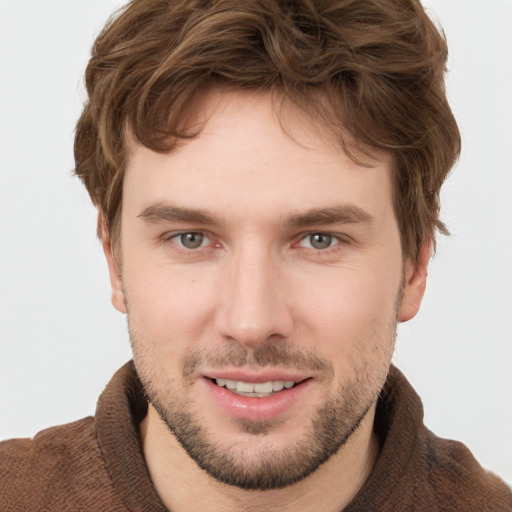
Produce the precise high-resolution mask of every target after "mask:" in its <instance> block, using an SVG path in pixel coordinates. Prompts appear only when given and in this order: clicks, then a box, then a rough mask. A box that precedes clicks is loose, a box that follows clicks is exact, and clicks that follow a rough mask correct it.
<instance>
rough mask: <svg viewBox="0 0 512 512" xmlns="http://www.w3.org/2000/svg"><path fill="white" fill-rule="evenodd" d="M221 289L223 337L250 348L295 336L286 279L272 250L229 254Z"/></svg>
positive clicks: (219, 322)
mask: <svg viewBox="0 0 512 512" xmlns="http://www.w3.org/2000/svg"><path fill="white" fill-rule="evenodd" d="M219 289H220V297H219V302H218V307H217V311H216V328H217V332H218V333H219V334H220V335H221V336H222V337H223V338H225V339H230V340H236V341H237V342H238V343H240V344H242V345H244V346H246V347H247V348H249V349H250V348H255V347H257V346H258V345H259V344H261V343H263V342H264V341H266V340H268V339H269V338H271V337H273V338H276V339H279V338H288V337H289V336H290V334H291V333H292V330H293V316H292V311H291V308H290V303H291V297H290V296H289V295H288V293H287V292H288V290H287V286H286V279H285V278H284V276H283V274H282V273H281V272H280V268H279V265H278V264H276V262H275V260H274V259H273V258H272V257H271V255H270V254H269V251H265V250H257V249H254V248H253V249H252V250H251V249H248V250H244V251H238V252H237V253H234V254H232V255H230V257H229V258H227V261H226V262H225V268H224V272H223V278H222V282H221V283H220V284H219Z"/></svg>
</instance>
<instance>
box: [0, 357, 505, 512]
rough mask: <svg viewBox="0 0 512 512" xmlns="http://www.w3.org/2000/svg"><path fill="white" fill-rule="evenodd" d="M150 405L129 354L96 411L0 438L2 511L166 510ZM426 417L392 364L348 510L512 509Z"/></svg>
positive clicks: (499, 488)
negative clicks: (151, 459)
mask: <svg viewBox="0 0 512 512" xmlns="http://www.w3.org/2000/svg"><path fill="white" fill-rule="evenodd" d="M146 408H147V406H146V403H145V401H144V398H143V394H142V392H141V385H140V382H139V380H138V378H137V376H136V373H135V370H134V366H133V363H131V362H130V363H128V364H126V365H125V366H124V367H123V368H121V370H119V371H118V372H117V373H116V374H115V376H114V377H113V379H112V381H111V382H110V383H109V385H108V386H107V387H106V389H105V391H104V392H103V393H102V395H101V396H100V399H99V401H98V406H97V409H96V416H95V417H94V418H92V417H89V418H85V419H82V420H80V421H77V422H74V423H70V424H68V425H63V426H59V427H53V428H49V429H47V430H43V431H42V432H40V433H38V434H37V435H36V436H35V438H34V439H33V440H29V439H14V440H10V441H4V442H2V443H0V512H11V511H12V512H32V511H53V512H64V511H65V512H73V511H89V512H92V511H106V512H125V511H131V512H135V511H140V512H153V511H154V512H157V511H158V512H165V511H166V510H167V509H166V508H165V506H164V504H163V503H162V502H161V500H160V498H159V497H158V494H157V493H156V491H155V488H154V487H153V485H152V482H151V479H150V476H149V473H148V470H147V468H146V465H145V463H144V457H143V455H142V450H141V444H140V439H139V435H138V424H139V422H140V421H141V419H142V418H143V417H144V416H145V413H146ZM422 418H423V409H422V405H421V401H420V399H419V397H418V396H417V395H416V393H415V392H414V390H413V389H412V387H411V386H410V384H409V383H408V382H407V380H406V379H405V377H404V376H403V375H402V374H401V373H400V372H399V371H398V370H397V369H396V368H392V369H391V373H390V376H389V379H388V382H387V384H386V387H385V389H384V390H383V393H382V398H381V400H380V403H379V406H378V409H377V416H376V423H375V426H376V429H377V431H378V434H379V437H380V439H381V441H382V449H381V452H380V455H379V458H378V460H377V463H376V464H375V467H374V469H373V472H372V474H371V476H370V478H369V479H368V481H367V482H366V484H365V485H364V486H363V488H362V489H361V490H360V492H359V494H358V495H357V496H356V497H355V498H354V500H353V501H352V502H351V503H350V504H349V505H348V506H347V507H346V508H345V509H344V512H356V511H357V512H363V511H364V512H398V511H407V512H414V511H425V512H427V511H428V512H435V511H446V512H448V511H453V512H455V511H456V512H473V511H475V512H476V511H486V512H498V511H499V512H506V511H512V492H511V490H510V489H509V488H508V487H507V486H506V485H505V484H504V483H503V482H502V481H501V480H500V479H499V478H498V477H496V476H495V475H493V474H492V473H488V472H486V471H485V470H484V469H482V468H481V467H480V466H479V464H478V463H477V462H476V460H475V459H474V458H473V456H472V455H471V453H470V452H469V450H468V449H467V448H466V447H465V446H464V445H462V444H460V443H458V442H455V441H447V440H443V439H440V438H438V437H436V436H435V435H433V434H432V433H431V432H429V431H428V430H427V429H426V428H425V427H424V426H423V419H422ZM298 512H300V511H298Z"/></svg>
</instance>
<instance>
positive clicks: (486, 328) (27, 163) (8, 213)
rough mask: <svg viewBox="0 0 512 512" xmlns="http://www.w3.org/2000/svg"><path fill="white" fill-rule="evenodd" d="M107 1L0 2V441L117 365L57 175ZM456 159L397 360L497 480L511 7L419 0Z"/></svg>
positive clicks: (87, 228) (70, 412)
mask: <svg viewBox="0 0 512 512" xmlns="http://www.w3.org/2000/svg"><path fill="white" fill-rule="evenodd" d="M121 3H122V2H120V1H116V0H73V1H69V0H46V1H44V2H43V1H41V0H0V439H5V438H9V437H13V436H16V437H23V436H33V435H34V434H35V433H36V432H37V431H38V430H40V429H42V428H44V427H47V426H50V425H55V424H60V423H65V422H69V421H72V420H75V419H78V418H81V417H83V416H86V415H90V414H93V413H94V409H95V403H96V400H97V397H98V396H99V394H100V392H101V391H102V389H103V388H104V386H105V385H106V383H107V382H108V380H109V379H110V377H111V376H112V375H113V373H114V371H115V370H116V369H117V368H118V367H119V366H121V365H122V364H123V363H124V362H125V361H126V360H128V359H129V358H130V349H129V342H128V336H127V329H126V324H125V319H124V317H123V316H122V315H121V314H119V313H118V312H116V311H115V310H114V309H113V307H112V306H111V304H110V290H109V281H108V275H107V268H106V264H105V263H104V261H103V255H102V253H101V247H100V244H99V242H98V240H97V238H96V235H95V212H94V210H93V208H92V206H91V205H90V202H89V199H88V196H87V195H86V193H85V191H84V189H83V187H82V185H81V184H80V183H79V181H78V179H76V178H73V177H72V169H73V154H72V144H73V131H74V123H75V122H76V119H77V118H78V115H79V112H80V109H81V105H82V103H83V100H84V97H85V95H84V91H83V79H82V78H83V72H84V69H85V66H86V62H87V60H88V55H89V51H90V47H91V44H92V42H93V40H94V38H95V36H96V35H97V34H98V32H99V30H100V29H101V27H102V25H103V23H104V21H105V20H106V19H107V17H108V16H109V14H110V13H111V12H112V11H113V10H114V9H115V8H116V7H118V6H119V5H121ZM424 4H425V5H426V6H427V7H428V9H429V11H430V12H431V14H432V15H433V16H434V17H435V18H436V19H437V20H439V22H440V23H441V24H442V26H443V28H444V30H445V32H446V36H447V39H448V43H449V47H450V59H449V75H448V82H447V87H448V95H449V98H450V101H451V104H452V106H453V110H454V112H455V115H456V117H457V119H458V121H459V123H460V128H461V132H462V139H463V153H462V157H461V159H460V161H459V163H458V165H457V167H456V169H455V170H454V172H453V174H452V175H451V176H450V178H449V179H448V181H447V183H446V185H445V187H444V191H443V194H442V217H443V219H444V220H445V222H446V223H447V224H448V226H449V227H450V229H451V231H452V233H453V235H452V236H451V237H449V238H441V239H440V240H439V244H438V251H437V255H436V256H435V258H434V260H433V261H432V263H431V266H430V271H429V283H428V288H427V293H426V297H425V300H424V303H423V307H422V310H421V312H420V314H419V315H418V316H417V317H416V318H415V319H414V320H412V321H411V322H409V323H408V324H405V325H402V326H400V330H399V339H398V346H397V353H396V357H395V362H396V364H397V365H398V366H399V367H400V368H401V369H402V370H403V371H404V372H405V374H406V375H407V377H408V378H409V380H410V381H411V382H412V384H413V385H414V386H415V388H416V390H417V391H418V392H419V394H420V396H421V397H422V398H423V402H424V406H425V421H426V424H427V425H428V426H429V427H430V428H431V429H432V430H433V431H434V432H435V433H437V434H438V435H441V436H443V437H448V438H455V439H458V440H461V441H463V442H464V443H466V444H467V445H468V446H469V447H470V449H471V450H472V451H473V453H474V454H475V455H476V457H477V458H478V460H479V461H480V462H481V463H482V464H483V465H484V466H485V467H488V468H491V469H492V470H493V471H495V472H496V473H498V474H499V475H501V476H502V477H503V478H504V479H505V480H507V481H508V482H509V483H511V482H512V149H511V148H512V36H511V35H510V27H511V26H512V1H511V0H492V1H486V2H482V1H481V0H429V1H425V2H424Z"/></svg>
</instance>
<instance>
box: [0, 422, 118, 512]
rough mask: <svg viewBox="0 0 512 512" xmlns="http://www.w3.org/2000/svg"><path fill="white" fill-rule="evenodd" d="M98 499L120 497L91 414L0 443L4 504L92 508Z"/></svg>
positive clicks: (32, 507) (3, 507)
mask: <svg viewBox="0 0 512 512" xmlns="http://www.w3.org/2000/svg"><path fill="white" fill-rule="evenodd" d="M98 499H99V501H100V502H102V501H103V502H104V503H105V504H107V503H108V504H110V503H112V502H113V500H114V501H116V500H115V492H114V489H113V487H112V484H111V481H110V478H109V476H108V473H107V470H106V468H105V465H104V462H103V458H102V454H101V449H100V447H99V444H98V441H97V438H96V433H95V426H94V419H93V418H92V417H88V418H84V419H82V420H79V421H76V422H73V423H69V424H67V425H61V426H57V427H51V428H48V429H46V430H42V431H41V432H39V433H38V434H37V435H36V436H35V437H34V439H11V440H8V441H3V442H1V443H0V510H24V511H27V512H28V511H31V510H53V511H59V510H78V509H80V510H87V509H88V507H89V509H90V510H92V509H94V508H95V507H96V509H97V507H98V504H99V503H98ZM119 505H120V504H119ZM118 510H124V507H122V506H120V508H119V509H118Z"/></svg>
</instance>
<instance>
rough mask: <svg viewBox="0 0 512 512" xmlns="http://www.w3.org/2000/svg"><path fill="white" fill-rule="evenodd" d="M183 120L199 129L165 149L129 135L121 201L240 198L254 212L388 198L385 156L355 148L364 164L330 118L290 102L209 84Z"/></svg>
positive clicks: (210, 203) (215, 204)
mask: <svg viewBox="0 0 512 512" xmlns="http://www.w3.org/2000/svg"><path fill="white" fill-rule="evenodd" d="M186 126H187V129H188V130H189V131H192V132H194V133H197V134H196V135H195V136H194V137H192V138H191V139H186V140H183V141H182V142H181V143H180V144H178V146H177V147H176V148H175V149H173V150H172V151H171V152H169V153H166V154H163V153H156V152H154V151H151V150H149V149H148V148H145V147H143V146H141V145H140V144H137V143H136V142H134V141H133V140H132V141H130V142H129V150H130V151H129V158H128V165H127V169H126V175H125V180H124V187H123V203H124V204H125V205H126V207H128V206H129V205H130V204H133V205H137V207H138V208H141V207H144V206H146V207H147V206H149V205H150V203H155V202H165V201H169V200H171V201H173V202H174V203H176V202H177V203H179V204H180V206H184V207H189V206H190V207H195V208H197V207H198V206H200V207H201V208H202V209H208V210H211V211H213V212H216V211H218V212H219V213H221V214H223V213H228V212H227V208H239V209H241V208H240V206H241V205H242V204H243V207H244V208H243V210H244V211H246V212H248V211H250V210H251V209H253V210H255V211H256V210H259V211H260V213H261V211H262V210H265V208H267V209H270V208H271V211H272V212H273V213H277V212H279V211H283V212H284V213H286V211H289V210H293V209H297V210H303V209H304V208H306V207H307V208H315V207H325V206H329V205H336V204H340V203H346V202H349V203H352V202H356V203H361V204H359V205H358V206H364V207H365V208H366V209H368V208H370V209H375V210H383V209H387V208H388V207H389V206H390V205H391V185H390V176H389V172H390V171H389V158H388V157H387V156H386V155H382V154H381V155H379V159H378V160H377V159H374V158H371V157H369V156H368V155H364V154H363V153H362V152H359V153H356V157H357V158H360V159H361V160H363V161H364V163H365V165H359V164H358V163H356V162H354V161H353V160H352V159H351V158H349V157H348V156H347V154H346V153H345V151H344V150H343V149H342V147H341V145H340V142H339V138H338V135H337V134H335V132H334V131H333V130H332V129H331V128H330V127H329V126H328V125H326V124H322V123H321V122H319V121H315V120H313V119H311V118H310V117H308V116H307V115H306V114H305V113H304V112H303V111H302V110H301V109H299V108H298V107H297V106H295V105H294V104H292V103H291V102H290V101H286V100H281V101H279V102H277V103H276V101H274V98H273V97H272V96H271V95H270V94H268V93H255V92H240V91H238V92H228V91H221V90H216V91H209V92H208V93H205V94H203V95H201V96H199V97H198V98H197V99H196V101H195V102H194V104H193V106H192V107H191V108H189V109H188V111H187V113H186ZM345 140H349V139H348V138H347V139H345ZM349 141H350V140H349ZM182 203H183V204H182ZM124 209H125V207H123V210H124ZM269 212H270V211H269V210H267V213H269ZM133 213H135V212H133Z"/></svg>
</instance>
